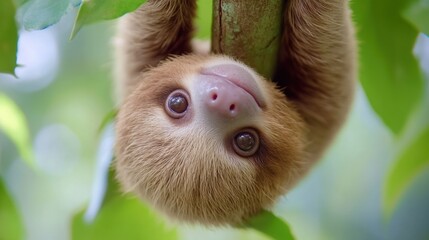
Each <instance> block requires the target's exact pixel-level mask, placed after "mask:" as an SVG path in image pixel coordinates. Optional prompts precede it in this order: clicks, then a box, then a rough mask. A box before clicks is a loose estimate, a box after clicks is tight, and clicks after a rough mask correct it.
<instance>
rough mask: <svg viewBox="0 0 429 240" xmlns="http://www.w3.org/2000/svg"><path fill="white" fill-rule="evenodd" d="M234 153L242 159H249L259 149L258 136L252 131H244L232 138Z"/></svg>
mask: <svg viewBox="0 0 429 240" xmlns="http://www.w3.org/2000/svg"><path fill="white" fill-rule="evenodd" d="M232 146H233V148H234V151H235V152H236V153H237V154H238V155H240V156H242V157H250V156H252V155H253V154H255V153H256V151H258V149H259V135H258V133H257V132H256V131H255V130H253V129H244V130H241V131H239V132H238V133H237V134H235V136H234V140H233V144H232Z"/></svg>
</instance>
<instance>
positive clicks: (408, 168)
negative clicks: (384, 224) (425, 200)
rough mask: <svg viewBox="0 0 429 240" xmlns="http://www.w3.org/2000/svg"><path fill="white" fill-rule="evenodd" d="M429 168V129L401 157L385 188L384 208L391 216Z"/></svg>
mask: <svg viewBox="0 0 429 240" xmlns="http://www.w3.org/2000/svg"><path fill="white" fill-rule="evenodd" d="M427 166H429V127H428V128H426V129H425V130H424V131H423V132H422V133H421V134H420V135H419V136H418V138H417V139H416V140H415V141H414V142H413V143H412V144H411V145H410V146H409V147H408V148H407V149H406V150H405V151H404V152H403V153H402V154H401V155H400V156H399V158H398V159H397V160H396V161H395V164H394V166H393V168H392V169H391V170H390V172H389V174H388V176H387V181H386V185H385V187H384V196H383V207H384V213H385V215H386V216H390V215H391V213H392V211H393V210H394V208H395V206H396V205H397V204H398V202H399V200H400V199H401V197H402V195H403V194H404V192H405V191H406V190H407V188H408V187H409V186H410V185H411V183H412V181H413V180H414V178H415V177H416V176H417V175H418V174H419V173H420V172H422V170H423V169H424V168H425V167H427Z"/></svg>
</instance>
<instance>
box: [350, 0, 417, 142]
mask: <svg viewBox="0 0 429 240" xmlns="http://www.w3.org/2000/svg"><path fill="white" fill-rule="evenodd" d="M404 3H406V1H397V2H395V3H392V2H391V1H388V0H378V1H372V0H362V1H359V2H357V1H355V2H353V4H354V5H353V7H354V14H355V16H356V22H357V29H358V37H359V39H360V46H359V53H360V63H361V66H360V67H361V68H360V72H359V75H360V76H359V77H360V81H361V83H362V86H363V88H364V90H365V93H366V95H367V97H368V99H369V101H370V103H371V106H372V107H373V108H374V110H375V111H376V112H377V113H378V115H379V116H380V118H381V119H382V120H383V122H384V123H385V124H386V125H387V126H388V127H389V128H390V129H391V130H392V131H393V132H394V133H396V134H399V133H401V131H402V129H403V128H404V125H405V124H406V123H407V120H408V119H409V116H410V113H411V112H412V111H413V110H414V109H415V107H416V105H417V103H418V102H419V101H420V100H421V96H422V89H423V88H422V86H423V80H422V74H421V73H420V68H419V65H418V63H417V60H416V59H415V57H414V56H413V53H412V49H413V46H414V43H415V40H416V37H417V34H418V29H415V28H414V27H413V26H412V25H410V24H409V23H408V22H407V21H406V20H405V19H404V18H402V15H401V14H402V10H403V9H404V7H405V5H404Z"/></svg>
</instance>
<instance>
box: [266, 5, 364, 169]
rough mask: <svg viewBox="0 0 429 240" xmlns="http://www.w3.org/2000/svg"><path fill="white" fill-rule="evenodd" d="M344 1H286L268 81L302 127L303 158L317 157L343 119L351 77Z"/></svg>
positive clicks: (353, 68) (349, 35)
mask: <svg viewBox="0 0 429 240" xmlns="http://www.w3.org/2000/svg"><path fill="white" fill-rule="evenodd" d="M350 19H351V18H350V12H349V7H348V1H347V0H289V1H287V4H286V9H285V14H284V22H283V24H284V29H283V31H284V32H283V36H282V40H281V41H282V44H281V49H280V54H279V59H278V65H277V71H276V74H275V76H274V81H275V82H276V83H277V85H279V86H280V87H281V88H282V90H283V92H284V93H285V95H286V96H287V98H288V100H291V101H292V102H294V104H295V106H296V109H297V111H298V112H299V113H300V114H301V116H302V117H303V119H304V121H305V125H306V126H307V127H306V130H307V133H306V135H307V139H306V144H307V147H306V161H307V162H308V163H309V164H313V163H314V162H315V161H316V160H317V159H319V158H320V157H321V155H322V154H323V152H324V150H325V149H326V148H327V146H328V145H329V143H330V142H331V141H332V139H333V137H334V136H335V134H336V133H337V131H338V129H339V127H340V126H341V125H342V123H343V122H344V121H345V118H346V116H347V113H348V111H349V109H350V105H351V102H352V99H353V95H354V94H353V93H354V82H355V76H356V66H355V65H356V64H355V43H354V31H353V27H352V24H351V20H350Z"/></svg>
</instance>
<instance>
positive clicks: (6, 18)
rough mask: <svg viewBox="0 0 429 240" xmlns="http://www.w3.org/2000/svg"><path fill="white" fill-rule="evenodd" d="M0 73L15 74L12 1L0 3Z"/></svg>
mask: <svg viewBox="0 0 429 240" xmlns="http://www.w3.org/2000/svg"><path fill="white" fill-rule="evenodd" d="M0 16H1V20H0V33H1V34H0V72H5V73H11V74H15V67H16V58H17V57H16V52H17V48H18V29H17V26H16V22H15V6H14V3H13V2H12V0H1V1H0Z"/></svg>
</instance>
